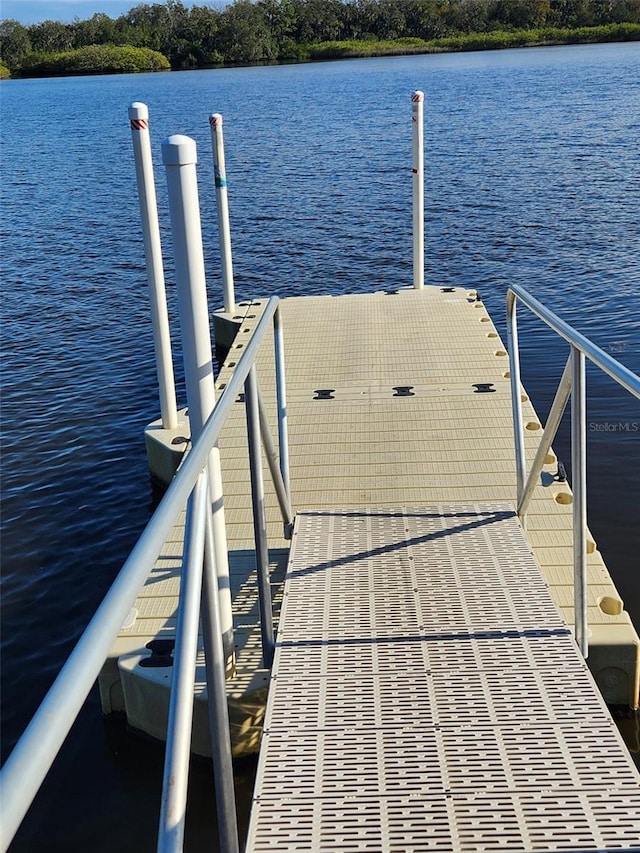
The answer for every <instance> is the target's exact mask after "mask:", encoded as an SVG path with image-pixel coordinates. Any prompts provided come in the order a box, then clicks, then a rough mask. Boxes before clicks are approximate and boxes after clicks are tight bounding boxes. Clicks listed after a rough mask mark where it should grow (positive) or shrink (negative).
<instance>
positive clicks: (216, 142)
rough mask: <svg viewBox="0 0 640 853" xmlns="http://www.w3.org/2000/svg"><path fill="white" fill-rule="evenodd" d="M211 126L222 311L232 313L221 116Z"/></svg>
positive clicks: (230, 263) (232, 298) (229, 237)
mask: <svg viewBox="0 0 640 853" xmlns="http://www.w3.org/2000/svg"><path fill="white" fill-rule="evenodd" d="M209 125H210V126H211V146H212V148H213V173H214V181H215V185H216V201H217V210H218V232H219V236H220V262H221V265H222V289H223V293H224V310H225V311H226V312H227V313H233V312H234V311H235V310H236V297H235V293H234V286H233V259H232V255H231V228H230V226H229V199H228V198H227V175H226V168H225V160H224V137H223V134H222V116H221V115H220V113H214V114H213V115H212V116H210V117H209Z"/></svg>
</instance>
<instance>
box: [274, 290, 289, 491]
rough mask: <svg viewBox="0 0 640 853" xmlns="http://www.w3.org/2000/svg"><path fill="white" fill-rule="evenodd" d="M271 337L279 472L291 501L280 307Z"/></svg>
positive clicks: (276, 313) (277, 310) (277, 309)
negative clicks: (273, 360) (272, 341)
mask: <svg viewBox="0 0 640 853" xmlns="http://www.w3.org/2000/svg"><path fill="white" fill-rule="evenodd" d="M273 337H274V347H275V353H274V358H275V366H276V401H277V406H278V447H279V450H280V473H281V474H282V480H283V482H284V487H285V490H286V492H287V495H288V496H289V503H291V486H290V483H289V426H288V417H287V385H286V379H285V366H284V336H283V332H282V316H281V314H280V307H279V306H278V308H276V312H275V314H274V315H273Z"/></svg>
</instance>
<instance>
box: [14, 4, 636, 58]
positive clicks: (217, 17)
mask: <svg viewBox="0 0 640 853" xmlns="http://www.w3.org/2000/svg"><path fill="white" fill-rule="evenodd" d="M623 23H625V24H626V23H628V24H635V25H640V0H255V2H251V0H235V2H233V3H231V4H229V5H227V6H226V7H224V8H213V7H211V6H207V5H195V6H190V7H186V6H185V5H184V4H183V3H182V2H181V0H166V2H164V3H141V4H139V5H137V6H134V7H133V8H131V9H130V10H129V11H128V12H127V13H126V14H124V15H121V16H120V17H118V18H115V19H114V18H111V17H109V16H108V15H106V14H102V13H98V14H95V15H93V16H92V17H91V18H89V19H88V20H78V19H76V20H75V21H74V22H73V23H71V24H64V23H60V22H57V21H44V22H42V23H38V24H32V25H30V26H23V25H22V24H20V23H19V22H18V21H15V20H9V19H6V20H3V21H2V22H0V59H1V60H2V62H3V63H4V64H5V65H6V66H8V68H9V69H10V70H11V71H12V72H13V73H17V74H19V73H20V72H21V69H22V70H24V71H25V72H26V70H27V69H28V68H29V67H30V63H31V67H33V63H34V60H37V59H38V57H40V58H41V57H43V56H47V55H48V56H51V55H52V54H63V53H68V52H69V51H75V50H79V49H86V48H88V47H93V46H96V45H104V46H107V45H108V46H121V47H127V48H144V49H146V50H151V51H156V52H158V53H160V54H162V55H163V56H164V57H166V59H167V60H168V61H169V63H170V65H171V68H174V69H181V68H202V67H207V66H212V65H218V64H222V63H227V64H234V63H235V64H237V63H252V62H268V61H296V60H297V61H300V60H304V59H308V58H310V57H313V56H314V53H313V50H312V49H311V48H313V46H314V45H321V44H326V43H328V42H330V43H336V42H349V43H354V42H362V43H366V44H370V43H371V42H376V41H380V42H399V43H400V44H402V40H405V41H407V40H411V39H413V40H422V41H427V42H432V41H433V40H439V39H443V40H449V41H451V39H452V38H455V37H466V36H469V35H470V34H474V35H481V34H486V35H487V42H488V46H490V43H491V42H492V41H494V42H495V41H496V38H495V35H496V34H497V33H504V32H506V33H509V32H513V31H536V30H539V31H543V30H544V29H545V28H559V29H562V30H567V29H570V30H576V29H578V28H585V27H600V28H606V27H610V25H615V24H623ZM609 31H610V32H612V31H611V30H609ZM634 32H635V28H634ZM633 37H635V38H637V37H638V35H637V33H636V35H635V36H633ZM595 40H598V39H595ZM449 49H450V48H449ZM363 52H364V51H363ZM369 52H373V51H369ZM315 55H322V54H321V53H319V54H315Z"/></svg>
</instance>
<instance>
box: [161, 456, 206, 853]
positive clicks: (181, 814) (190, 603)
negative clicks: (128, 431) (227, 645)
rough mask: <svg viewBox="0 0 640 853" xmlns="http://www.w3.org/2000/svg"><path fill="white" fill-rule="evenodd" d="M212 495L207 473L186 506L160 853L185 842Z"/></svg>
mask: <svg viewBox="0 0 640 853" xmlns="http://www.w3.org/2000/svg"><path fill="white" fill-rule="evenodd" d="M208 491H209V490H208V488H207V478H206V474H205V473H202V474H201V475H200V478H199V480H198V482H197V484H196V487H195V489H194V491H193V492H192V493H191V496H190V498H189V502H188V504H187V519H186V525H185V537H184V541H185V548H184V556H183V560H182V577H181V582H180V597H179V600H178V615H177V624H176V645H175V650H174V653H173V667H172V674H171V678H172V681H171V695H170V700H169V718H168V720H167V744H166V748H165V763H164V777H163V781H162V800H161V806H160V825H159V832H158V848H157V849H158V853H181V851H182V845H183V840H184V824H185V816H186V809H187V784H188V781H189V760H190V758H191V730H192V724H193V687H194V682H195V671H196V657H197V654H198V626H199V616H200V598H201V590H202V563H203V558H204V537H205V514H206V512H207V503H208Z"/></svg>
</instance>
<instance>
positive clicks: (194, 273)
mask: <svg viewBox="0 0 640 853" xmlns="http://www.w3.org/2000/svg"><path fill="white" fill-rule="evenodd" d="M162 160H163V163H164V165H165V167H166V171H167V187H168V190H169V213H170V216H171V231H172V235H173V253H174V261H175V269H176V288H177V292H178V307H179V311H180V328H181V331H182V349H183V355H184V368H185V382H186V386H187V402H188V405H189V422H190V425H191V440H192V442H195V441H196V440H197V438H198V436H199V435H200V432H201V431H202V427H203V425H204V423H205V421H206V419H207V417H208V416H209V415H210V413H211V411H212V410H213V407H214V405H215V388H214V378H213V363H212V356H211V330H210V327H209V308H208V304H207V291H206V280H205V270H204V254H203V249H202V230H201V224H200V205H199V201H198V184H197V178H196V163H197V154H196V144H195V142H194V141H193V139H190V138H189V137H188V136H170V137H169V139H167V140H165V141H164V142H163V143H162ZM208 467H209V489H210V495H211V501H212V506H213V532H214V539H215V561H216V573H217V576H218V587H219V595H220V617H221V627H222V639H223V644H224V652H225V656H226V658H227V659H229V658H231V657H232V655H233V617H232V613H231V589H230V585H229V557H228V553H227V535H226V528H225V519H224V503H223V497H222V472H221V466H220V451H219V449H218V446H217V445H215V446H214V447H213V448H212V450H211V453H210V455H209V466H208Z"/></svg>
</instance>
